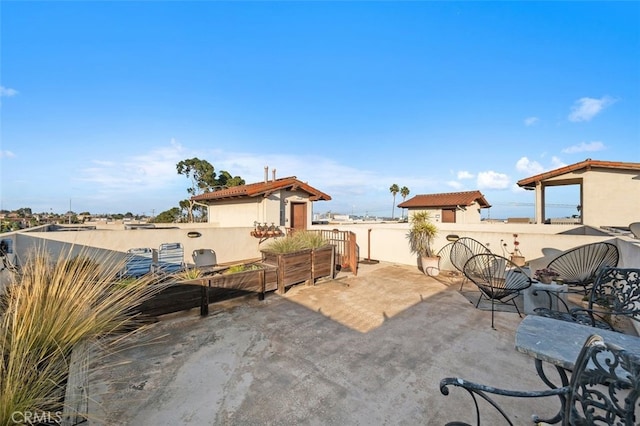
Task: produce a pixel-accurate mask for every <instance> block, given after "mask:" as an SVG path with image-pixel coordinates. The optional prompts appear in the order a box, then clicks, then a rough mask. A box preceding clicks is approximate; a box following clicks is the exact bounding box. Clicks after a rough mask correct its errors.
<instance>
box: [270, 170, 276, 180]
mask: <svg viewBox="0 0 640 426" xmlns="http://www.w3.org/2000/svg"><path fill="white" fill-rule="evenodd" d="M271 173H272V174H273V180H274V181H275V180H276V169H273V171H272V172H271Z"/></svg>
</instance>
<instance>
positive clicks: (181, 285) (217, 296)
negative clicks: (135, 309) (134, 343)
mask: <svg viewBox="0 0 640 426" xmlns="http://www.w3.org/2000/svg"><path fill="white" fill-rule="evenodd" d="M262 266H263V268H262V269H256V270H251V271H242V272H236V273H233V274H223V273H218V274H214V275H210V276H204V277H201V278H196V279H194V280H189V281H181V282H176V283H175V284H173V285H170V286H167V288H165V289H163V290H161V291H160V292H159V293H158V294H156V295H154V296H153V297H152V298H151V299H149V300H147V301H145V302H143V304H142V305H141V306H140V308H139V309H140V312H141V313H142V314H144V315H146V316H151V317H155V316H159V315H165V314H169V313H173V312H179V311H184V310H187V309H193V308H197V307H200V313H201V315H207V314H208V311H209V303H211V302H214V301H217V300H224V299H229V298H231V297H236V296H240V295H243V294H246V293H248V292H251V293H258V298H259V299H260V300H262V299H264V293H265V292H267V291H272V290H275V289H276V288H277V287H278V274H277V268H274V267H273V266H271V265H262Z"/></svg>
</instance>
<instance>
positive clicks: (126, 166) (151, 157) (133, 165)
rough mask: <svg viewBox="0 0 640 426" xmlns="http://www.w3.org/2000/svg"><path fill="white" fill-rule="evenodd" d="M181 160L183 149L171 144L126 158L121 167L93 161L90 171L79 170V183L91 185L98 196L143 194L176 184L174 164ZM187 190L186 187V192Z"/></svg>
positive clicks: (111, 162)
mask: <svg viewBox="0 0 640 426" xmlns="http://www.w3.org/2000/svg"><path fill="white" fill-rule="evenodd" d="M184 157H185V154H184V152H183V149H182V146H180V144H177V143H175V141H172V142H171V145H170V146H168V147H161V148H157V149H155V150H152V151H150V152H148V153H145V154H142V155H137V156H132V157H128V158H125V159H124V161H123V162H121V163H117V162H114V161H109V160H104V159H102V160H95V161H93V162H92V163H93V167H88V168H85V169H83V170H81V177H80V178H79V179H80V180H82V181H86V182H92V183H93V184H94V185H96V189H97V190H98V192H100V191H101V190H102V191H105V192H109V193H116V192H118V193H126V194H131V193H136V192H140V193H144V192H145V191H148V190H153V189H161V188H163V187H165V186H168V185H169V183H170V182H174V181H178V180H179V179H180V175H178V173H177V171H176V164H178V163H179V162H180V161H182V160H183V159H184ZM187 186H188V184H187V183H185V188H186V187H187ZM185 193H186V191H185Z"/></svg>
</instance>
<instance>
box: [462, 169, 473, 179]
mask: <svg viewBox="0 0 640 426" xmlns="http://www.w3.org/2000/svg"><path fill="white" fill-rule="evenodd" d="M473 177H474V176H473V174H471V173H469V172H468V171H466V170H460V171H459V172H458V179H473Z"/></svg>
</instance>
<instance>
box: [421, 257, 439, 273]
mask: <svg viewBox="0 0 640 426" xmlns="http://www.w3.org/2000/svg"><path fill="white" fill-rule="evenodd" d="M420 264H421V265H422V271H423V272H424V273H425V274H427V275H429V276H430V277H437V276H438V275H440V256H434V257H425V256H422V257H420Z"/></svg>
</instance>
